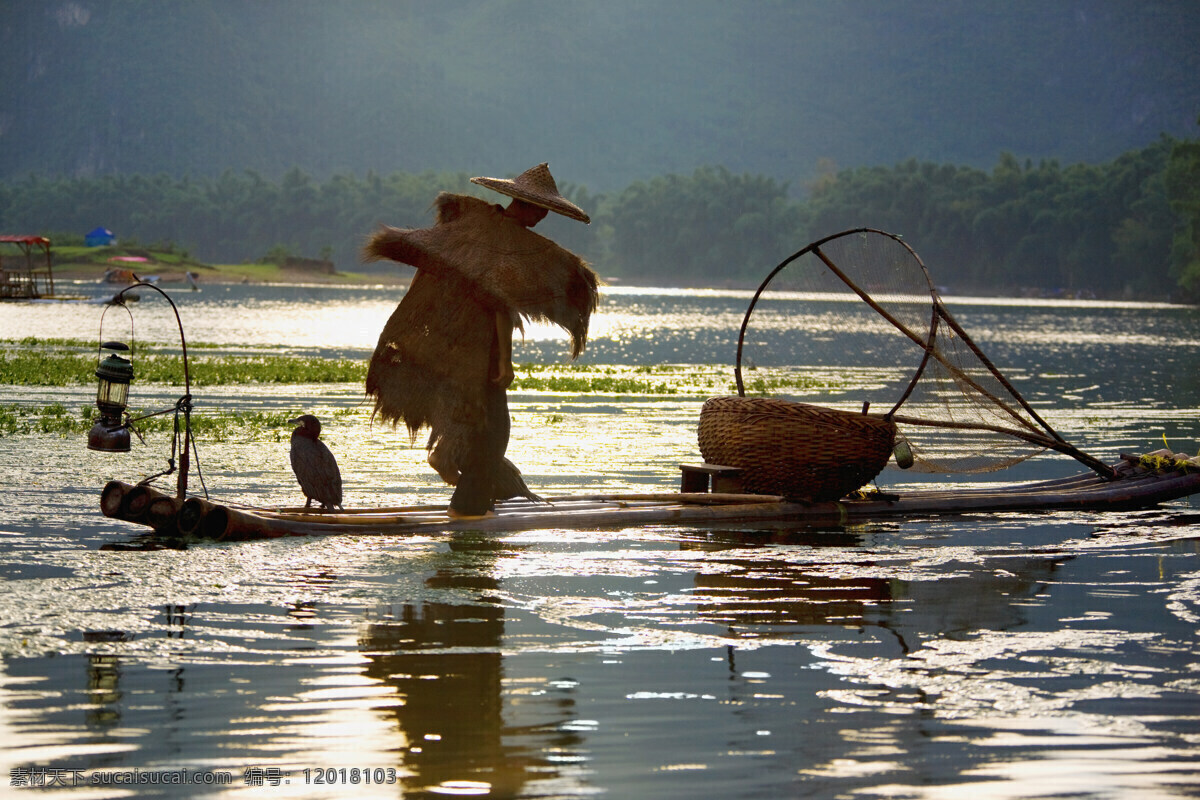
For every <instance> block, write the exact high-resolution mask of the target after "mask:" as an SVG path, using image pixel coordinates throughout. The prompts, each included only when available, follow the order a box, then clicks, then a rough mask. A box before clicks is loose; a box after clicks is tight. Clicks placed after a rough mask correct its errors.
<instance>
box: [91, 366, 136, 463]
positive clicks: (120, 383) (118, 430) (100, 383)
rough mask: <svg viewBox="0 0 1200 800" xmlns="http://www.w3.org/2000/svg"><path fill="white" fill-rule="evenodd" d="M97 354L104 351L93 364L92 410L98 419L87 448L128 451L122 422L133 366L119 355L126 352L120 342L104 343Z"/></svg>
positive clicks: (125, 431) (127, 442)
mask: <svg viewBox="0 0 1200 800" xmlns="http://www.w3.org/2000/svg"><path fill="white" fill-rule="evenodd" d="M100 350H101V352H104V351H108V355H106V356H105V357H104V358H103V359H102V360H101V361H100V363H99V364H97V365H96V379H97V386H96V407H97V408H99V409H100V419H98V420H97V421H96V424H95V425H93V426H92V430H91V431H90V432H89V433H88V449H89V450H101V451H104V452H107V453H127V452H129V427H128V425H126V424H125V421H124V419H123V417H124V414H125V408H126V406H127V405H128V401H129V382H130V381H132V380H133V363H132V362H131V361H130V360H129V359H128V358H127V357H126V356H124V355H122V353H128V352H129V345H127V344H125V343H124V342H105V343H104V344H102V345H100Z"/></svg>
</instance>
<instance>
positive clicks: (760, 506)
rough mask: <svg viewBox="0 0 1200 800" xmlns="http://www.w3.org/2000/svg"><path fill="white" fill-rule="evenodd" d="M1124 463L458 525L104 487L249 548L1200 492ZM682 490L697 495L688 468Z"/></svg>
mask: <svg viewBox="0 0 1200 800" xmlns="http://www.w3.org/2000/svg"><path fill="white" fill-rule="evenodd" d="M1121 458H1122V461H1121V462H1120V463H1118V464H1116V465H1114V467H1113V469H1114V472H1115V474H1116V478H1115V479H1114V480H1106V479H1105V478H1103V477H1101V476H1099V475H1097V474H1096V473H1094V472H1089V473H1085V474H1081V475H1075V476H1072V477H1068V478H1062V479H1057V480H1048V481H1039V482H1034V483H1025V484H1016V485H1008V486H980V487H978V488H962V489H930V490H912V491H907V492H903V493H897V494H888V493H883V492H869V493H856V494H855V495H853V496H848V497H845V498H842V499H840V500H837V501H824V502H814V503H804V502H792V501H788V500H787V499H785V498H783V497H780V496H775V495H758V494H740V493H736V492H710V491H707V490H704V491H683V492H676V493H668V492H664V493H647V494H596V495H574V496H569V497H557V498H550V499H549V500H548V501H547V502H543V503H535V502H530V501H528V500H511V501H507V502H504V503H498V504H497V507H496V515H495V516H494V517H487V518H484V519H474V520H455V519H451V518H450V517H448V516H447V514H446V506H444V505H420V506H404V507H396V508H362V509H346V510H344V511H323V510H317V509H305V508H288V507H284V508H254V507H248V506H237V505H232V504H228V505H226V504H220V503H214V502H211V501H209V500H205V499H202V498H199V497H189V498H187V499H186V500H180V499H179V498H176V497H172V496H169V495H166V494H164V493H162V492H160V491H158V490H157V489H154V488H153V487H151V486H146V485H140V484H139V485H136V486H134V485H130V484H128V483H123V482H121V481H110V482H109V483H108V485H106V486H105V487H104V491H103V492H102V494H101V497H100V509H101V511H102V513H103V514H104V515H105V516H107V517H111V518H114V519H119V520H123V521H126V522H131V523H136V524H139V525H143V526H146V527H148V528H150V529H151V530H152V531H154V533H155V534H156V535H158V536H160V537H163V538H170V539H180V538H182V539H198V540H215V541H245V540H251V539H269V538H278V537H283V536H324V535H332V534H358V535H422V534H424V535H432V534H440V533H446V532H450V531H462V530H471V531H482V532H495V533H502V532H510V531H521V530H535V529H547V528H549V529H553V528H561V529H568V530H586V529H594V528H614V527H636V526H643V525H685V526H706V525H725V524H749V525H753V524H754V523H756V522H771V523H772V524H773V525H778V524H779V523H781V522H782V523H794V524H795V525H796V526H797V527H803V526H808V525H820V524H834V525H839V524H845V523H847V522H852V521H862V520H868V519H883V518H905V517H924V516H936V515H942V514H969V513H979V512H1001V511H1010V512H1016V511H1022V512H1039V511H1061V510H1075V511H1128V510H1135V509H1142V508H1150V507H1153V506H1156V505H1158V504H1160V503H1164V502H1167V501H1170V500H1175V499H1179V498H1182V497H1187V496H1189V495H1192V494H1196V493H1198V492H1200V471H1198V470H1195V469H1189V468H1181V467H1180V466H1179V463H1182V461H1180V462H1172V461H1171V460H1167V461H1166V462H1165V463H1166V465H1167V466H1166V468H1156V466H1155V465H1154V464H1153V463H1152V464H1151V465H1149V466H1148V465H1147V462H1146V459H1145V458H1144V457H1139V456H1125V455H1123V456H1122V457H1121ZM1158 464H1159V465H1162V464H1163V462H1162V461H1161V460H1160V461H1159V462H1158ZM710 469H713V470H716V471H720V470H721V468H719V467H717V468H710ZM693 477H694V475H693ZM690 485H691V486H695V483H694V482H693V483H691V484H690ZM726 485H728V484H726ZM684 486H685V487H687V486H689V483H688V480H687V473H686V468H685V481H684Z"/></svg>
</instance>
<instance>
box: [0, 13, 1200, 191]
mask: <svg viewBox="0 0 1200 800" xmlns="http://www.w3.org/2000/svg"><path fill="white" fill-rule="evenodd" d="M1197 42H1200V3H1197V2H1195V0H1106V1H1104V2H1099V1H1098V0H1054V1H1053V2H1046V1H1045V0H1005V1H1004V2H993V1H992V0H906V2H901V3H898V2H888V1H887V0H799V1H797V2H788V1H786V0H759V1H758V2H750V1H748V0H747V1H745V2H728V0H660V1H655V0H597V1H596V2H572V3H563V2H558V1H557V0H494V1H493V2H485V1H484V0H439V2H436V3H433V2H423V1H420V0H413V1H412V2H396V1H395V0H343V1H342V2H334V1H332V0H255V2H244V1H243V0H188V1H187V2H172V3H167V2H143V1H142V0H66V1H61V0H55V1H53V2H25V1H23V0H0V179H12V178H14V177H19V176H24V175H27V174H31V173H33V174H38V175H71V176H88V175H100V174H106V173H121V174H129V173H167V174H170V175H175V176H181V175H193V176H200V175H216V174H219V173H221V172H222V171H224V170H228V169H232V170H236V171H240V170H244V169H248V170H254V171H257V172H259V173H261V174H263V175H265V176H267V177H270V178H277V177H279V176H280V175H281V174H282V173H283V172H285V171H286V170H287V169H289V168H291V167H299V168H300V169H302V170H304V171H306V172H308V173H310V174H312V175H314V176H316V177H318V178H325V177H327V176H328V175H330V174H333V173H337V172H350V173H354V174H360V175H361V174H365V173H367V172H368V171H374V172H376V173H391V172H396V171H403V172H414V173H420V172H424V171H427V170H433V171H439V172H441V171H448V172H459V171H462V172H467V173H470V174H490V175H505V174H515V173H517V172H520V171H522V170H524V169H525V168H527V167H529V166H531V165H533V164H535V163H537V162H539V161H549V162H550V164H551V167H552V169H553V170H554V173H555V175H556V176H557V177H558V178H559V180H560V182H562V183H564V184H583V185H586V186H587V187H588V188H589V189H591V190H592V191H593V192H597V191H616V190H620V189H621V188H623V187H625V186H626V185H628V184H629V183H630V182H631V181H634V180H639V179H646V178H650V177H653V176H656V175H662V174H667V173H689V172H691V171H692V170H693V169H695V168H696V167H698V166H700V165H705V164H714V165H723V166H725V167H728V168H729V169H730V170H732V171H734V172H738V173H740V172H752V173H760V174H764V175H768V176H771V177H773V178H775V179H778V180H781V181H786V182H790V183H791V184H792V185H793V187H798V186H800V185H802V184H803V182H805V181H807V180H809V179H811V178H812V177H814V176H815V175H816V174H818V173H819V172H820V171H821V170H823V169H825V170H827V169H830V168H831V167H832V166H834V165H835V166H836V167H839V168H844V167H853V166H861V165H872V164H894V163H897V162H899V161H902V160H904V159H907V158H910V157H915V158H917V159H920V160H928V161H934V162H940V163H953V164H961V165H969V166H978V167H985V168H990V167H991V166H992V165H993V164H995V163H996V161H997V159H998V157H999V155H1000V153H1001V152H1011V153H1013V154H1015V155H1016V156H1017V157H1018V158H1020V159H1022V160H1023V159H1026V158H1032V159H1034V160H1035V161H1037V160H1041V159H1057V160H1060V161H1062V162H1063V163H1073V162H1077V161H1088V162H1096V161H1103V160H1107V159H1111V158H1114V157H1115V156H1117V155H1118V154H1120V153H1122V152H1124V151H1127V150H1130V149H1134V148H1139V147H1143V146H1145V145H1146V144H1148V143H1150V142H1152V141H1154V140H1155V139H1156V138H1158V137H1159V136H1160V135H1161V134H1162V133H1168V134H1171V135H1175V136H1187V137H1191V136H1195V135H1197V133H1200V131H1198V129H1197V128H1196V124H1195V123H1196V119H1197V116H1198V115H1200V80H1197V75H1200V47H1198V46H1197Z"/></svg>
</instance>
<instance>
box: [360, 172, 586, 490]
mask: <svg viewBox="0 0 1200 800" xmlns="http://www.w3.org/2000/svg"><path fill="white" fill-rule="evenodd" d="M472 180H473V181H474V182H476V183H479V184H481V185H484V186H488V187H489V188H492V189H495V190H496V191H500V192H502V193H504V194H507V195H509V196H511V197H515V198H517V199H520V200H524V201H526V202H529V203H533V204H534V205H538V206H541V207H544V208H548V209H549V210H552V211H556V212H557V213H560V214H564V215H567V216H571V217H573V218H575V219H581V220H582V221H587V215H586V214H584V212H583V211H582V210H581V209H579V208H578V207H577V206H574V205H573V204H571V203H569V202H568V201H566V200H565V199H564V198H562V197H561V196H560V195H559V194H558V191H557V187H555V186H554V183H553V178H552V177H550V173H549V170H548V169H547V168H546V165H545V164H541V165H539V166H538V167H534V168H533V169H531V170H529V171H527V172H526V173H524V174H522V175H521V176H519V177H518V178H516V179H515V180H512V181H507V180H503V179H495V178H474V179H472ZM434 208H435V220H436V221H435V224H434V226H433V227H431V228H421V229H403V230H401V229H396V228H389V227H383V228H381V229H380V230H378V231H377V232H376V233H375V234H374V235H373V236H372V237H371V239H370V240H369V242H368V243H367V245H366V247H365V248H364V258H365V259H366V260H372V261H373V260H380V259H390V260H393V261H398V262H401V263H404V264H409V265H411V266H414V267H416V268H417V274H416V275H415V276H414V278H413V281H412V283H411V284H410V286H409V289H408V292H407V293H406V294H405V296H404V298H403V299H402V300H401V302H400V304H399V306H397V308H396V310H395V312H393V314H392V316H391V318H390V319H389V320H388V322H387V325H386V326H385V327H384V329H383V332H382V334H381V335H380V337H379V342H378V344H377V346H376V348H375V352H374V354H373V355H372V357H371V362H370V366H369V368H368V371H367V381H366V390H367V393H368V394H369V395H371V396H372V397H373V398H374V401H375V413H376V414H377V415H379V416H380V417H382V418H383V419H384V420H387V421H389V422H392V423H393V424H399V423H400V422H403V423H404V424H405V426H407V428H408V430H409V433H410V435H411V436H412V437H413V438H415V437H416V436H417V434H418V433H419V431H420V430H421V429H423V428H428V429H429V432H430V433H429V441H428V443H427V445H426V447H427V449H428V450H429V452H430V459H429V460H430V463H431V464H434V466H435V467H436V468H437V470H438V472H439V474H440V475H441V476H442V477H443V479H445V480H446V481H447V482H448V483H451V484H453V483H456V481H457V477H458V474H459V470H460V469H461V467H462V465H463V464H464V462H465V460H467V459H468V457H469V453H470V452H471V448H472V447H473V446H476V444H477V442H478V440H479V439H480V437H481V436H484V435H485V431H486V429H487V426H488V424H489V423H488V422H487V420H488V417H489V415H491V416H492V417H493V418H494V416H495V415H496V414H497V413H499V412H498V411H497V410H495V409H494V408H491V409H489V404H491V405H494V404H495V402H496V401H495V399H494V388H493V386H492V379H493V378H494V377H495V376H494V372H495V370H494V365H495V364H496V358H497V356H496V353H497V350H496V346H497V345H496V314H497V313H499V314H501V315H503V316H506V317H507V318H508V319H509V320H511V323H512V325H513V327H514V328H516V329H523V326H522V323H523V321H524V320H530V321H540V322H551V323H554V324H556V325H558V326H560V327H562V328H563V329H564V330H565V331H566V332H567V333H568V334H569V335H570V353H571V357H572V358H574V357H577V356H578V355H579V354H580V353H582V352H583V349H584V347H585V346H586V344H587V330H588V321H589V319H590V317H591V314H592V312H593V311H594V310H595V309H596V306H597V303H598V302H599V294H598V289H597V287H598V280H597V278H596V275H595V273H594V272H592V270H591V269H590V268H589V267H588V265H587V264H586V263H585V262H584V261H583V260H582V259H581V258H579V257H578V256H576V255H575V254H574V253H571V252H570V251H568V250H565V249H564V248H562V247H560V246H558V245H557V244H555V243H554V242H552V241H550V240H549V239H547V238H545V237H543V236H540V235H538V234H536V233H534V232H533V231H531V230H529V229H528V228H527V227H524V226H523V225H521V224H518V223H517V222H514V221H513V220H512V219H511V218H509V217H508V216H506V215H505V214H504V209H503V208H502V207H501V206H499V205H494V204H491V203H488V202H486V201H484V200H481V199H478V198H475V197H470V196H466V195H457V194H450V193H442V194H440V195H439V196H438V197H437V199H436V200H435V201H434ZM489 392H492V393H493V394H492V395H489ZM500 393H501V398H503V389H502V388H501V390H500ZM501 402H504V403H505V405H504V408H503V414H504V415H505V425H507V413H508V412H507V404H506V401H503V400H501ZM506 442H507V428H506V429H505V443H506ZM502 451H503V446H501V456H502ZM502 461H503V463H502V464H496V465H494V469H495V470H496V471H497V472H499V473H504V474H503V475H498V476H497V480H496V483H497V485H496V489H495V498H496V499H502V498H503V497H508V496H513V495H514V494H525V495H526V496H531V495H530V494H529V493H528V489H525V487H524V483H523V481H521V479H520V473H519V472H517V470H516V468H515V467H514V466H513V465H512V464H511V462H508V461H507V459H502ZM514 479H515V484H514V482H513V481H514ZM514 487H515V488H514ZM521 490H524V491H521Z"/></svg>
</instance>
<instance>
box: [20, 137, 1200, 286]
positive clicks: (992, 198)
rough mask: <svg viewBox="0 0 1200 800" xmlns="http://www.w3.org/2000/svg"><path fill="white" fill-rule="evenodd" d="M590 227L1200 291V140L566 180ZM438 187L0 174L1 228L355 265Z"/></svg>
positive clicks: (652, 265) (662, 244) (680, 265)
mask: <svg viewBox="0 0 1200 800" xmlns="http://www.w3.org/2000/svg"><path fill="white" fill-rule="evenodd" d="M561 188H562V191H563V193H564V194H565V195H566V196H567V197H568V198H570V199H571V200H573V201H574V202H576V203H577V204H578V205H580V206H582V207H583V208H584V209H585V210H587V211H588V212H589V213H590V214H591V216H592V219H593V224H592V225H590V226H583V225H580V224H578V223H575V222H572V221H570V220H566V219H557V218H555V216H554V215H551V217H550V218H549V219H548V220H547V221H546V222H545V223H543V224H542V225H541V226H539V231H543V232H544V233H546V235H548V236H550V237H551V238H553V239H555V240H556V241H558V242H560V243H561V244H563V246H565V247H568V248H570V249H572V250H575V251H577V252H579V253H581V254H583V255H584V256H585V257H587V258H588V259H589V260H591V261H592V262H593V263H595V264H596V265H597V267H598V269H599V271H600V272H601V273H602V274H604V275H606V276H613V277H621V278H625V279H627V280H629V279H644V280H652V281H656V282H664V283H675V284H690V285H697V284H707V285H722V284H727V283H730V284H747V283H750V284H753V283H756V282H757V281H758V280H759V279H760V278H761V277H762V276H764V275H765V274H766V273H767V272H768V271H769V270H770V269H771V268H772V267H774V266H775V265H776V264H777V263H779V262H780V261H781V260H782V259H783V258H785V257H786V256H788V255H790V254H791V253H792V252H794V251H796V250H798V249H800V248H801V247H803V246H804V245H805V244H806V243H807V242H809V241H812V240H814V239H817V238H820V237H822V236H825V235H828V234H831V233H836V232H838V231H840V230H845V229H848V228H855V227H863V226H865V227H874V228H880V229H883V230H886V231H889V232H892V233H898V234H901V235H903V236H904V237H905V238H906V240H907V241H909V242H910V244H912V246H913V247H914V248H915V249H916V250H917V252H918V253H920V254H921V256H922V259H923V260H924V261H925V262H926V264H927V265H929V267H930V269H931V271H932V272H933V274H934V275H935V276H936V278H937V280H938V281H939V282H940V283H944V284H948V285H950V286H951V287H952V288H954V289H955V290H977V291H1000V292H1011V291H1015V290H1021V289H1040V290H1062V291H1066V292H1072V293H1074V292H1092V293H1095V294H1097V295H1101V296H1110V297H1113V296H1127V297H1164V296H1174V297H1177V298H1183V299H1195V298H1196V297H1197V296H1200V142H1198V141H1181V140H1174V139H1170V138H1167V137H1163V138H1162V139H1160V140H1159V141H1158V142H1156V143H1154V144H1152V145H1150V146H1149V147H1146V148H1144V149H1142V150H1137V151H1133V152H1129V153H1126V154H1124V155H1122V156H1120V157H1119V158H1116V159H1114V160H1113V161H1111V162H1108V163H1104V164H1096V165H1093V164H1073V165H1070V166H1066V167H1063V166H1061V165H1059V164H1058V163H1057V162H1054V161H1049V162H1047V161H1043V162H1041V163H1038V164H1036V165H1035V164H1033V163H1031V162H1029V161H1026V162H1024V163H1021V162H1020V161H1018V159H1017V158H1015V157H1014V156H1013V155H1011V154H1007V153H1006V154H1003V155H1002V156H1001V157H1000V159H999V160H998V163H997V164H996V166H995V167H994V168H993V169H992V170H991V171H990V172H989V171H985V170H980V169H975V168H970V167H961V166H951V165H941V164H934V163H929V162H918V161H916V160H909V161H906V162H903V163H900V164H897V165H895V166H892V167H862V168H857V169H848V170H841V171H835V170H832V169H829V170H826V171H825V172H824V174H822V175H821V177H819V178H818V179H816V180H814V181H813V182H812V183H811V184H810V185H809V186H807V187H804V188H805V189H807V191H806V193H805V196H804V197H803V198H797V197H794V196H793V194H792V193H791V192H790V189H789V186H788V185H787V184H786V183H781V182H779V181H777V180H775V179H774V178H770V177H765V176H762V175H751V174H734V173H732V172H730V171H729V170H727V169H725V168H723V167H713V166H706V167H701V168H699V169H697V170H696V171H695V172H693V173H692V174H691V175H665V176H660V177H655V178H652V179H650V180H646V181H637V182H634V183H632V184H630V185H629V186H627V187H626V188H625V189H623V190H622V191H620V192H616V193H612V194H591V193H589V192H588V190H587V188H586V187H584V186H578V185H571V184H565V183H564V184H563V185H562V186H561ZM440 191H454V192H474V193H480V194H481V196H489V199H491V200H495V201H502V200H503V198H501V197H500V196H499V195H495V194H491V193H486V192H484V191H483V190H480V189H478V187H475V186H473V185H472V184H470V182H469V180H468V176H467V175H466V174H462V173H456V174H445V173H423V174H419V175H413V174H407V173H395V174H390V175H378V174H374V173H368V174H367V175H365V176H361V177H360V176H355V175H348V174H338V175H334V176H333V177H331V178H330V179H329V180H327V181H324V182H317V181H315V180H314V179H313V178H311V177H310V176H309V175H307V174H306V173H305V172H303V171H302V170H300V169H292V170H290V171H289V172H287V173H286V174H285V175H284V176H283V177H282V178H281V179H280V180H279V181H278V182H273V181H269V180H267V179H265V178H263V177H262V176H261V175H259V174H257V173H255V172H252V171H245V172H240V173H239V172H232V171H227V172H225V173H223V174H222V175H220V176H218V177H215V178H179V179H177V178H171V177H168V176H166V175H156V176H145V175H128V176H124V175H105V176H101V177H95V178H58V179H48V178H43V177H38V176H30V177H27V178H23V179H20V180H15V181H6V182H3V183H0V232H2V233H43V234H46V235H50V236H51V238H52V239H53V238H54V237H55V235H56V234H55V232H71V233H72V234H74V235H76V236H78V235H79V234H82V233H84V232H86V231H88V230H91V229H92V228H93V227H95V226H97V225H103V226H104V227H107V228H110V229H112V230H113V231H114V232H115V233H116V234H117V235H118V236H119V237H121V238H123V239H125V240H126V241H128V240H130V239H136V240H137V241H139V242H141V243H143V244H151V243H163V244H165V243H170V244H173V245H175V246H176V247H179V248H181V249H185V250H187V251H188V252H189V253H190V254H191V255H192V256H193V257H195V258H198V259H199V260H201V261H207V262H210V263H238V262H244V261H253V260H256V259H258V258H260V257H261V256H262V255H263V254H264V253H266V252H268V251H272V250H274V251H276V252H278V251H279V248H283V249H284V250H286V251H287V252H289V253H291V254H293V255H298V256H316V255H318V254H320V255H330V254H332V257H333V259H334V260H335V262H336V263H337V264H338V265H339V267H340V268H341V269H343V270H345V269H354V268H355V265H356V264H357V262H358V250H359V247H360V246H361V243H362V242H363V240H364V239H365V238H366V237H367V235H368V234H369V233H370V232H371V231H372V230H373V229H374V228H375V227H376V226H377V225H379V224H380V223H386V224H390V225H396V226H401V227H419V226H424V225H428V224H429V223H430V219H431V217H430V208H431V202H432V200H433V198H434V197H435V196H436V195H437V193H438V192H440Z"/></svg>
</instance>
